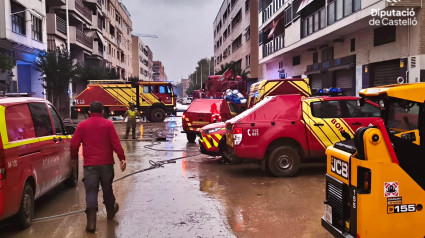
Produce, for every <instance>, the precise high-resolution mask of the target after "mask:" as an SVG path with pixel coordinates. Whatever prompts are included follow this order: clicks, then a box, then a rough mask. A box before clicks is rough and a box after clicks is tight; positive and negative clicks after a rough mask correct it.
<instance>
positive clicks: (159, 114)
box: [150, 107, 165, 122]
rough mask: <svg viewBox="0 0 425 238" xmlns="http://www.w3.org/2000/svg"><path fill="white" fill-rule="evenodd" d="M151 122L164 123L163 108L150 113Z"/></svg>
mask: <svg viewBox="0 0 425 238" xmlns="http://www.w3.org/2000/svg"><path fill="white" fill-rule="evenodd" d="M150 119H151V120H150V121H152V122H163V121H164V120H165V111H164V109H162V108H159V107H157V108H154V109H153V110H152V111H151V113H150Z"/></svg>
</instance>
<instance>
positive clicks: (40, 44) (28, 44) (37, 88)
mask: <svg viewBox="0 0 425 238" xmlns="http://www.w3.org/2000/svg"><path fill="white" fill-rule="evenodd" d="M55 3H57V4H61V1H55ZM46 47H47V37H46V3H45V1H44V0H41V1H40V0H25V1H24V0H0V52H2V53H4V54H6V55H8V56H10V57H12V58H13V59H15V60H16V66H15V67H14V68H13V69H12V70H10V71H6V72H4V73H1V72H0V91H3V92H22V93H30V92H33V93H35V95H34V96H37V97H44V94H43V92H44V89H43V86H42V81H41V80H39V79H40V78H41V75H40V72H38V71H37V70H36V69H35V67H34V60H35V59H36V57H37V56H38V54H39V53H40V51H42V50H45V49H46Z"/></svg>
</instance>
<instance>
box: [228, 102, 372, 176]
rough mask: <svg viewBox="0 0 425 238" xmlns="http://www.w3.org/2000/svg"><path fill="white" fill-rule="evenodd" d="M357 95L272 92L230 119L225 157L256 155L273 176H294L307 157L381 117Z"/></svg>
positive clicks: (351, 135)
mask: <svg viewBox="0 0 425 238" xmlns="http://www.w3.org/2000/svg"><path fill="white" fill-rule="evenodd" d="M359 99H360V98H358V97H329V96H322V97H308V98H302V97H301V95H279V96H272V97H267V98H265V99H263V100H262V101H260V102H259V103H257V104H256V105H255V106H254V107H253V108H251V109H248V110H246V111H245V112H243V113H241V114H239V115H238V116H236V117H234V118H232V119H230V120H228V121H227V122H226V144H227V147H226V148H227V151H226V152H225V153H226V157H228V158H235V159H254V160H258V161H261V162H262V166H263V168H264V169H265V170H267V172H268V173H269V174H271V175H273V176H293V175H295V174H296V173H297V171H298V169H299V167H300V163H301V161H302V159H307V158H315V157H323V156H324V155H325V150H326V148H327V147H328V146H330V145H333V144H334V143H336V142H339V141H342V140H345V139H347V137H350V138H353V136H354V132H355V131H356V130H357V129H358V128H359V127H362V126H368V125H369V124H370V123H372V122H374V121H376V120H377V119H379V117H380V110H379V108H378V107H377V105H376V104H374V103H372V102H367V103H366V105H364V106H363V107H360V106H357V101H358V100H359Z"/></svg>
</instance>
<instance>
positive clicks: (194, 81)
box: [186, 57, 214, 95]
mask: <svg viewBox="0 0 425 238" xmlns="http://www.w3.org/2000/svg"><path fill="white" fill-rule="evenodd" d="M209 74H214V58H213V57H211V58H203V59H201V60H199V61H198V63H197V66H196V68H195V71H194V72H193V73H191V74H190V75H189V78H190V79H191V83H190V86H189V88H188V89H187V90H186V93H187V95H192V94H193V90H198V89H200V88H202V84H203V82H205V81H206V80H208V76H209Z"/></svg>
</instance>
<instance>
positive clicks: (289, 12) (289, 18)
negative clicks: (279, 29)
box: [285, 6, 292, 26]
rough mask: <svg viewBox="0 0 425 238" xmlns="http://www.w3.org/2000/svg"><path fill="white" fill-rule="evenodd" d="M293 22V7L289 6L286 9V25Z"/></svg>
mask: <svg viewBox="0 0 425 238" xmlns="http://www.w3.org/2000/svg"><path fill="white" fill-rule="evenodd" d="M291 22H292V8H291V6H289V7H288V8H287V9H285V26H286V25H289V24H290V23H291Z"/></svg>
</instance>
